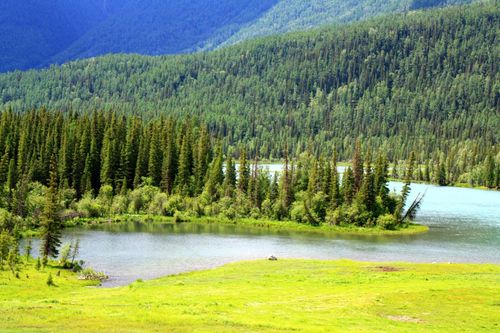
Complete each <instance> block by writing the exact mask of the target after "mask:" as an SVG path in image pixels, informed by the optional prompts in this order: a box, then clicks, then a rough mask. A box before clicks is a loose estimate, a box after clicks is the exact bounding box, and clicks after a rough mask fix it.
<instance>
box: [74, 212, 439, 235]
mask: <svg viewBox="0 0 500 333" xmlns="http://www.w3.org/2000/svg"><path fill="white" fill-rule="evenodd" d="M110 222H111V223H126V222H144V223H171V224H173V223H176V222H175V219H174V218H172V217H165V216H153V215H117V216H112V217H105V218H79V219H75V220H72V221H69V222H68V223H67V226H69V227H71V226H76V225H95V224H103V223H110ZM183 223H193V224H222V225H235V226H239V227H244V228H248V229H267V230H270V231H290V232H294V231H295V232H303V233H309V234H322V235H328V234H331V235H335V234H352V235H380V236H386V235H388V236H390V235H413V234H420V233H424V232H427V231H429V227H427V226H424V225H419V224H410V225H409V226H408V227H407V228H400V229H398V230H385V229H382V228H380V227H356V226H332V225H329V224H322V225H320V226H312V225H309V224H302V223H297V222H293V221H273V220H267V219H252V218H241V219H225V218H220V217H199V218H195V217H188V218H186V222H183Z"/></svg>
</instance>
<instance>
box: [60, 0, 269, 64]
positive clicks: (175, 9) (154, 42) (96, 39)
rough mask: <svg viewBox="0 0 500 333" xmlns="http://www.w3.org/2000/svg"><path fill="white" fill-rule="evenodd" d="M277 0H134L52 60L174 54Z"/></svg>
mask: <svg viewBox="0 0 500 333" xmlns="http://www.w3.org/2000/svg"><path fill="white" fill-rule="evenodd" d="M275 2H276V0H219V1H212V0H176V1H164V0H147V1H144V0H131V1H130V2H129V3H128V4H127V5H126V6H124V7H123V8H122V9H121V10H120V11H119V12H118V13H116V15H113V16H112V17H110V18H108V19H107V20H106V21H104V22H102V23H101V24H99V25H98V26H96V27H95V28H94V29H92V30H91V31H89V32H88V33H87V34H86V35H85V36H83V37H82V38H81V39H79V40H78V41H77V42H75V43H74V44H73V45H71V46H70V47H69V48H68V49H67V50H65V51H64V52H62V53H60V54H59V55H57V56H56V57H54V58H53V59H52V60H51V62H65V61H67V60H71V59H78V58H88V57H93V56H96V55H102V54H106V53H141V54H148V55H159V54H172V53H180V52H185V51H188V50H192V49H193V48H194V47H195V46H196V45H197V44H198V43H200V42H202V41H204V40H206V39H208V38H209V37H211V36H212V34H214V33H215V32H218V31H221V30H226V29H228V28H229V27H231V26H236V27H237V26H239V25H241V24H243V23H246V22H248V21H250V20H253V19H255V18H256V17H258V16H259V15H261V14H262V13H263V12H264V11H266V10H267V9H269V8H270V7H271V6H272V5H273V4H274V3H275Z"/></svg>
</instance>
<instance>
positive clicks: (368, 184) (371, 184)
mask: <svg viewBox="0 0 500 333" xmlns="http://www.w3.org/2000/svg"><path fill="white" fill-rule="evenodd" d="M359 197H360V199H361V202H362V203H363V204H364V205H365V207H366V209H367V210H368V211H369V212H371V213H376V192H375V177H374V174H373V170H372V166H371V156H370V154H368V155H367V157H366V169H365V174H364V178H363V183H362V188H361V190H360V192H359Z"/></svg>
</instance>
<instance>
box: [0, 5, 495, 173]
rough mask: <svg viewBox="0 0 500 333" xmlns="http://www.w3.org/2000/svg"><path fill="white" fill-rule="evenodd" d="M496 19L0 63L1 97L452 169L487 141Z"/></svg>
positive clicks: (22, 104)
mask: <svg viewBox="0 0 500 333" xmlns="http://www.w3.org/2000/svg"><path fill="white" fill-rule="evenodd" d="M498 27H499V12H498V9H497V8H496V7H495V6H494V5H474V6H471V7H465V8H450V9H444V10H438V11H429V12H424V13H418V14H410V15H401V16H393V17H391V18H390V19H387V18H384V19H380V20H373V21H370V22H365V23H361V24H356V25H351V26H348V27H344V28H339V29H323V30H319V31H314V32H309V33H299V34H292V35H286V36H278V37H272V38H267V39H264V40H259V41H251V42H246V43H243V44H241V45H238V46H234V47H230V48H227V49H223V50H219V51H216V52H212V53H204V54H196V55H189V56H175V57H140V56H107V57H103V58H97V59H91V60H86V61H80V62H74V63H70V64H67V65H63V66H61V67H52V68H50V69H48V70H43V71H30V72H26V73H12V74H7V75H2V76H0V94H1V95H0V101H1V102H2V103H3V105H4V106H5V107H12V108H13V109H15V110H24V109H27V108H32V107H40V106H47V107H48V108H49V109H58V110H68V109H73V110H78V111H80V112H84V111H85V110H94V109H113V110H117V111H119V112H127V113H136V114H141V115H145V116H154V115H158V114H163V115H170V116H176V117H177V116H179V117H185V116H196V117H199V118H200V119H201V120H202V121H205V122H207V123H208V125H209V127H210V130H211V132H212V133H215V134H217V135H219V136H222V137H225V138H226V139H227V143H230V144H233V145H237V144H239V143H245V144H248V145H249V146H250V147H251V149H252V150H254V151H257V150H258V151H259V153H260V155H261V156H262V157H270V158H277V157H282V152H283V146H284V144H285V141H288V144H289V146H290V149H291V151H292V152H300V151H304V150H305V149H307V148H308V147H309V149H313V150H314V151H315V152H320V151H326V152H331V149H332V148H333V147H336V149H337V150H338V153H339V156H340V158H342V159H343V158H346V157H348V156H350V154H351V152H352V151H351V150H352V148H351V147H352V142H353V141H354V140H355V138H357V137H360V136H362V137H365V138H366V140H365V145H369V146H371V147H373V148H378V147H381V148H384V149H386V150H388V151H389V154H390V156H389V157H390V159H391V160H396V159H398V158H402V157H404V156H408V154H409V152H410V151H411V150H415V151H418V152H419V156H417V157H418V160H419V161H423V160H425V159H431V158H432V159H433V160H434V161H437V160H439V159H441V160H443V159H444V160H446V161H448V162H447V163H448V164H449V165H450V168H451V165H452V164H453V165H460V163H462V164H463V170H462V172H463V171H464V170H465V169H466V168H472V167H473V166H474V165H476V164H478V163H480V162H482V161H483V160H484V159H485V158H486V156H487V155H488V154H489V153H493V154H494V155H496V154H497V153H498V139H499V135H500V134H499V131H498V128H500V119H499V114H498V106H499V89H500V86H499V74H498V71H497V65H498V63H499V53H498V52H496V51H498V40H497V35H496V30H497V29H498ZM443 153H445V154H446V156H444V155H443ZM457 161H461V162H460V163H456V162H457ZM465 165H468V166H467V167H466V166H465ZM454 167H456V166H454ZM462 172H454V173H455V176H454V177H458V176H457V175H458V174H459V173H462ZM450 173H453V171H452V170H450Z"/></svg>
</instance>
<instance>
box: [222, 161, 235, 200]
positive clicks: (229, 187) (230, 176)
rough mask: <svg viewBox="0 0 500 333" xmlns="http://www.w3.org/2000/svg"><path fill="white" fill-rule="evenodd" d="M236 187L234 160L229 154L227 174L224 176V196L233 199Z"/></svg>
mask: <svg viewBox="0 0 500 333" xmlns="http://www.w3.org/2000/svg"><path fill="white" fill-rule="evenodd" d="M235 187H236V169H235V167H234V163H233V158H232V156H231V154H229V153H228V154H227V157H226V173H225V175H224V184H223V188H224V195H225V196H227V197H232V196H233V192H234V189H235Z"/></svg>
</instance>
